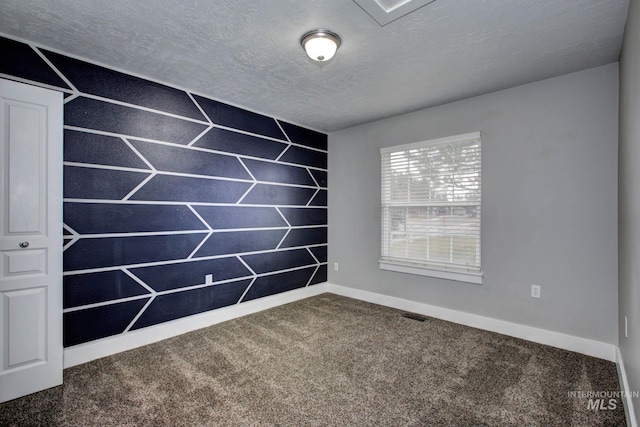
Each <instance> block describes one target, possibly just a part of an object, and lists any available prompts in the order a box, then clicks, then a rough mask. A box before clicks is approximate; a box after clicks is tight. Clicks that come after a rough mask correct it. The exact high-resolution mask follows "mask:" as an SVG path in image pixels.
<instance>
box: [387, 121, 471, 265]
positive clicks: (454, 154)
mask: <svg viewBox="0 0 640 427" xmlns="http://www.w3.org/2000/svg"><path fill="white" fill-rule="evenodd" d="M380 153H381V157H382V254H381V255H382V256H381V260H380V264H381V268H383V264H385V265H389V264H400V265H405V266H413V267H422V268H427V269H432V270H441V271H442V270H444V271H453V272H464V273H469V274H476V275H479V274H480V268H481V264H480V206H481V197H480V195H481V135H480V132H474V133H470V134H465V135H458V136H454V137H449V138H441V139H437V140H430V141H424V142H419V143H414V144H407V145H401V146H395V147H388V148H383V149H381V150H380ZM391 269H394V268H391ZM400 271H404V270H400ZM421 274H423V273H421ZM439 277H445V276H439Z"/></svg>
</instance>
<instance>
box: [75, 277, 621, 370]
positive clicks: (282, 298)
mask: <svg viewBox="0 0 640 427" xmlns="http://www.w3.org/2000/svg"><path fill="white" fill-rule="evenodd" d="M325 292H330V293H334V294H337V295H342V296H346V297H349V298H354V299H359V300H362V301H367V302H371V303H374V304H379V305H384V306H387V307H393V308H397V309H399V310H405V311H410V312H412V313H418V314H422V315H425V316H430V317H435V318H438V319H442V320H447V321H449V322H454V323H459V324H462V325H467V326H471V327H474V328H478V329H484V330H487V331H491V332H497V333H499V334H503V335H509V336H512V337H516V338H521V339H524V340H528V341H533V342H537V343H540V344H546V345H550V346H553V347H557V348H562V349H564V350H569V351H575V352H578V353H582V354H586V355H588V356H593V357H598V358H600V359H605V360H609V361H611V362H617V357H616V350H617V347H616V346H614V345H613V344H606V343H602V342H599V341H594V340H589V339H586V338H579V337H574V336H571V335H566V334H561V333H558V332H552V331H548V330H545V329H538V328H534V327H531V326H525V325H519V324H516V323H511V322H506V321H504V320H498V319H493V318H490V317H484V316H479V315H477V314H470V313H464V312H461V311H456V310H451V309H448V308H442V307H437V306H433V305H429V304H423V303H419V302H415V301H409V300H405V299H401V298H397V297H391V296H388V295H382V294H376V293H373V292H368V291H363V290H359V289H354V288H348V287H345V286H340V285H334V284H331V283H320V284H317V285H313V286H309V287H306V288H301V289H296V290H293V291H289V292H284V293H281V294H277V295H271V296H268V297H264V298H260V299H257V300H254V301H249V302H245V303H242V304H236V305H232V306H229V307H224V308H220V309H217V310H213V311H209V312H206V313H201V314H197V315H194V316H189V317H185V318H183V319H178V320H174V321H171V322H167V323H162V324H159V325H156V326H151V327H148V328H144V329H140V330H137V331H131V332H127V333H126V334H121V335H115V336H111V337H107V338H103V339H100V340H96V341H91V342H88V343H85V344H79V345H76V346H73V347H68V348H66V349H65V350H64V367H65V368H69V367H71V366H75V365H79V364H82V363H86V362H89V361H91V360H95V359H99V358H101V357H105V356H110V355H112V354H116V353H120V352H122V351H127V350H131V349H134V348H137V347H141V346H143V345H147V344H151V343H154V342H157V341H161V340H164V339H167V338H171V337H174V336H177V335H180V334H184V333H186V332H190V331H193V330H196V329H200V328H205V327H207V326H211V325H214V324H216V323H220V322H225V321H227V320H231V319H235V318H238V317H242V316H246V315H248V314H252V313H257V312H259V311H262V310H266V309H269V308H273V307H277V306H279V305H283V304H288V303H290V302H294V301H298V300H301V299H305V298H309V297H312V296H316V295H319V294H322V293H325Z"/></svg>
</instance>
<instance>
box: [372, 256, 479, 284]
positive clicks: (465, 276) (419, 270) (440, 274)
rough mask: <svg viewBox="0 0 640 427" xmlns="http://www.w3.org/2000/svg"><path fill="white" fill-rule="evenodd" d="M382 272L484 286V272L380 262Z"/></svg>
mask: <svg viewBox="0 0 640 427" xmlns="http://www.w3.org/2000/svg"><path fill="white" fill-rule="evenodd" d="M379 263H380V270H389V271H397V272H399V273H408V274H417V275H420V276H429V277H437V278H439V279H447V280H455V281H458V282H467V283H473V284H476V285H481V284H482V272H481V271H479V272H470V271H455V270H438V269H435V268H429V267H423V266H417V265H411V264H400V263H397V262H390V261H382V260H380V261H379Z"/></svg>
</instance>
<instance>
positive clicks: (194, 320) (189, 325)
mask: <svg viewBox="0 0 640 427" xmlns="http://www.w3.org/2000/svg"><path fill="white" fill-rule="evenodd" d="M326 292H327V287H326V284H325V283H320V284H317V285H312V286H308V287H306V288H300V289H295V290H292V291H289V292H283V293H280V294H276V295H271V296H268V297H264V298H259V299H256V300H253V301H247V302H243V303H241V304H236V305H232V306H228V307H224V308H219V309H217V310H212V311H208V312H205V313H201V314H196V315H193V316H189V317H185V318H182V319H177V320H173V321H171V322H166V323H161V324H159V325H155V326H150V327H148V328H144V329H140V330H136V331H130V332H127V333H126V334H121V335H114V336H111V337H107V338H103V339H99V340H95V341H91V342H88V343H85V344H78V345H76V346H73V347H68V348H66V349H65V350H64V367H65V368H69V367H71V366H75V365H80V364H82V363H86V362H90V361H92V360H95V359H99V358H101V357H106V356H110V355H112V354H116V353H120V352H122V351H127V350H131V349H134V348H136V347H142V346H143V345H147V344H152V343H154V342H157V341H162V340H164V339H167V338H171V337H175V336H177V335H181V334H184V333H186V332H191V331H194V330H196V329H201V328H205V327H207V326H211V325H214V324H216V323H221V322H225V321H227V320H231V319H235V318H237V317H242V316H246V315H247V314H252V313H257V312H259V311H263V310H266V309H269V308H273V307H277V306H279V305H283V304H288V303H290V302H294V301H298V300H301V299H305V298H309V297H312V296H315V295H319V294H323V293H326Z"/></svg>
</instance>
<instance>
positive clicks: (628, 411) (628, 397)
mask: <svg viewBox="0 0 640 427" xmlns="http://www.w3.org/2000/svg"><path fill="white" fill-rule="evenodd" d="M616 366H617V367H618V378H619V379H620V390H622V391H623V392H624V394H625V399H624V404H625V406H624V412H625V415H626V416H627V425H628V426H629V427H638V420H637V419H636V413H635V411H634V408H633V399H632V394H631V392H632V390H631V388H629V380H628V379H627V371H626V370H625V369H624V361H623V360H622V353H620V348H618V347H616Z"/></svg>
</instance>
